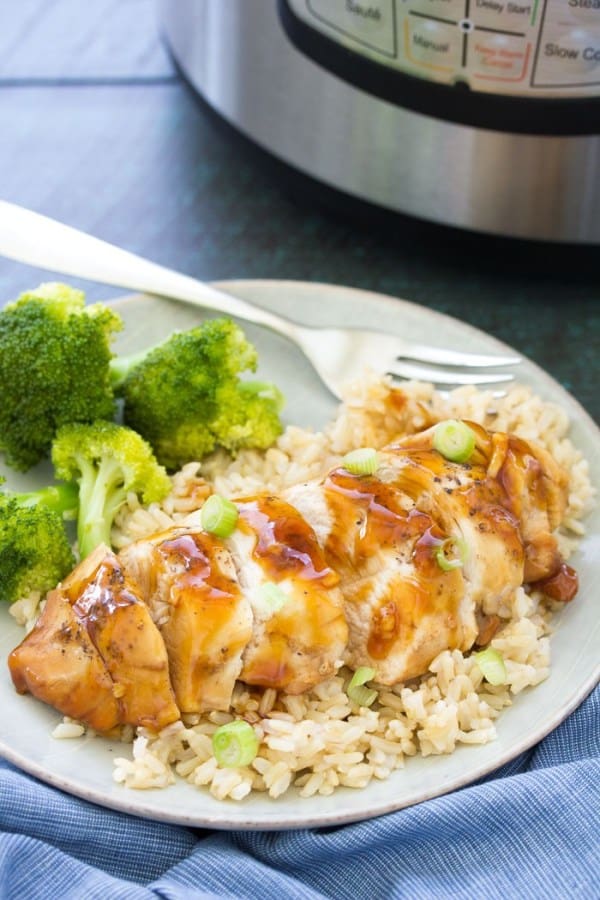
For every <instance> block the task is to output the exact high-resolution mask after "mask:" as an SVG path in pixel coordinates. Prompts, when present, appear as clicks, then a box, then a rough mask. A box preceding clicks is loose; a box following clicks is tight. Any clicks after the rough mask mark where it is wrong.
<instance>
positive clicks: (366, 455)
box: [342, 447, 379, 475]
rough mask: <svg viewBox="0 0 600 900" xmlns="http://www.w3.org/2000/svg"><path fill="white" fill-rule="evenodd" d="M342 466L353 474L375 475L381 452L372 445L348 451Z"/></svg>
mask: <svg viewBox="0 0 600 900" xmlns="http://www.w3.org/2000/svg"><path fill="white" fill-rule="evenodd" d="M342 466H343V467H344V469H347V470H348V471H349V472H351V473H352V474H353V475H374V474H375V472H376V471H377V469H378V468H379V454H378V453H377V450H373V448H372V447H360V448H359V449H358V450H351V451H350V453H346V455H345V456H344V458H343V459H342Z"/></svg>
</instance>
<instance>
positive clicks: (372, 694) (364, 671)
mask: <svg viewBox="0 0 600 900" xmlns="http://www.w3.org/2000/svg"><path fill="white" fill-rule="evenodd" d="M374 677H375V669H370V668H369V667H368V666H359V668H358V669H357V670H356V672H355V673H354V675H353V676H352V678H351V679H350V683H349V684H348V687H347V689H346V693H347V694H348V697H349V699H350V700H352V702H353V703H356V705H357V706H370V705H371V704H372V703H373V702H374V701H375V700H376V699H377V691H374V690H372V689H371V688H366V687H364V684H365V682H367V681H371V680H372V679H373V678H374Z"/></svg>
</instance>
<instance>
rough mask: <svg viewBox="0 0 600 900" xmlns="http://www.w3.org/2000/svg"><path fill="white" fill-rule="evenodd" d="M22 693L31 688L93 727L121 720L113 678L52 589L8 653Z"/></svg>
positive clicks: (104, 727) (67, 606)
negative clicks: (36, 616) (23, 635)
mask: <svg viewBox="0 0 600 900" xmlns="http://www.w3.org/2000/svg"><path fill="white" fill-rule="evenodd" d="M8 667H9V670H10V674H11V677H12V680H13V683H14V685H15V687H16V689H17V691H18V692H19V693H20V694H26V693H29V694H33V696H34V697H37V699H38V700H42V701H43V702H44V703H48V704H49V705H50V706H54V707H55V708H56V709H58V710H60V712H62V713H63V715H65V716H70V717H71V718H73V719H77V720H78V721H80V722H86V723H87V724H88V725H89V726H90V727H91V728H94V729H95V730H96V731H100V732H107V731H111V730H112V729H113V728H115V727H116V726H117V725H119V723H120V721H121V716H120V710H119V702H118V700H117V697H116V696H115V693H114V688H115V684H114V682H113V680H112V678H111V677H110V675H109V674H108V671H107V669H106V666H105V665H104V662H103V660H102V657H101V656H100V654H99V653H98V650H97V649H96V647H95V646H94V644H93V643H92V640H91V638H90V636H89V635H88V633H87V630H86V629H85V627H84V625H83V624H82V623H81V622H80V621H79V620H78V619H77V617H76V615H75V613H74V612H73V607H72V606H71V604H70V602H69V600H68V598H67V597H66V596H65V595H64V593H63V592H62V591H61V590H60V589H57V590H54V591H50V593H49V594H48V598H47V600H46V605H45V607H44V610H43V612H42V614H41V615H40V617H39V619H38V621H37V622H36V624H35V626H34V628H33V630H32V631H31V632H30V633H29V634H28V635H27V637H26V638H25V639H24V640H23V641H22V642H21V643H20V644H19V646H18V647H16V648H15V649H14V650H13V651H12V653H11V654H10V656H9V657H8Z"/></svg>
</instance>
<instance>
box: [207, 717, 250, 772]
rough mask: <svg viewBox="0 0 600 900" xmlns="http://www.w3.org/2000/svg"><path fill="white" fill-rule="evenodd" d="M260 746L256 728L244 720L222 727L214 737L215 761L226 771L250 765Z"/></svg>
mask: <svg viewBox="0 0 600 900" xmlns="http://www.w3.org/2000/svg"><path fill="white" fill-rule="evenodd" d="M258 744H259V741H258V738H257V736H256V732H255V731H254V728H253V727H252V725H249V724H248V722H246V721H244V719H236V720H235V721H234V722H228V723H227V725H221V727H220V728H217V730H216V731H215V733H214V734H213V736H212V748H213V753H214V755H215V759H216V760H217V762H218V763H219V765H220V766H223V767H224V768H226V769H237V768H238V767H239V766H247V765H249V764H250V763H251V762H252V760H253V759H254V758H255V757H256V754H257V753H258Z"/></svg>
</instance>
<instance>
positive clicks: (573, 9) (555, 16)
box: [546, 0, 600, 28]
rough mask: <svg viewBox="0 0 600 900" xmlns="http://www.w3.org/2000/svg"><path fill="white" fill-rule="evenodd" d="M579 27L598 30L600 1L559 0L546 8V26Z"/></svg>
mask: <svg viewBox="0 0 600 900" xmlns="http://www.w3.org/2000/svg"><path fill="white" fill-rule="evenodd" d="M574 22H578V23H579V24H581V25H588V26H590V27H594V26H595V27H596V28H600V0H560V2H559V3H549V4H548V5H547V7H546V25H568V24H569V23H571V24H572V23H574Z"/></svg>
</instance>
